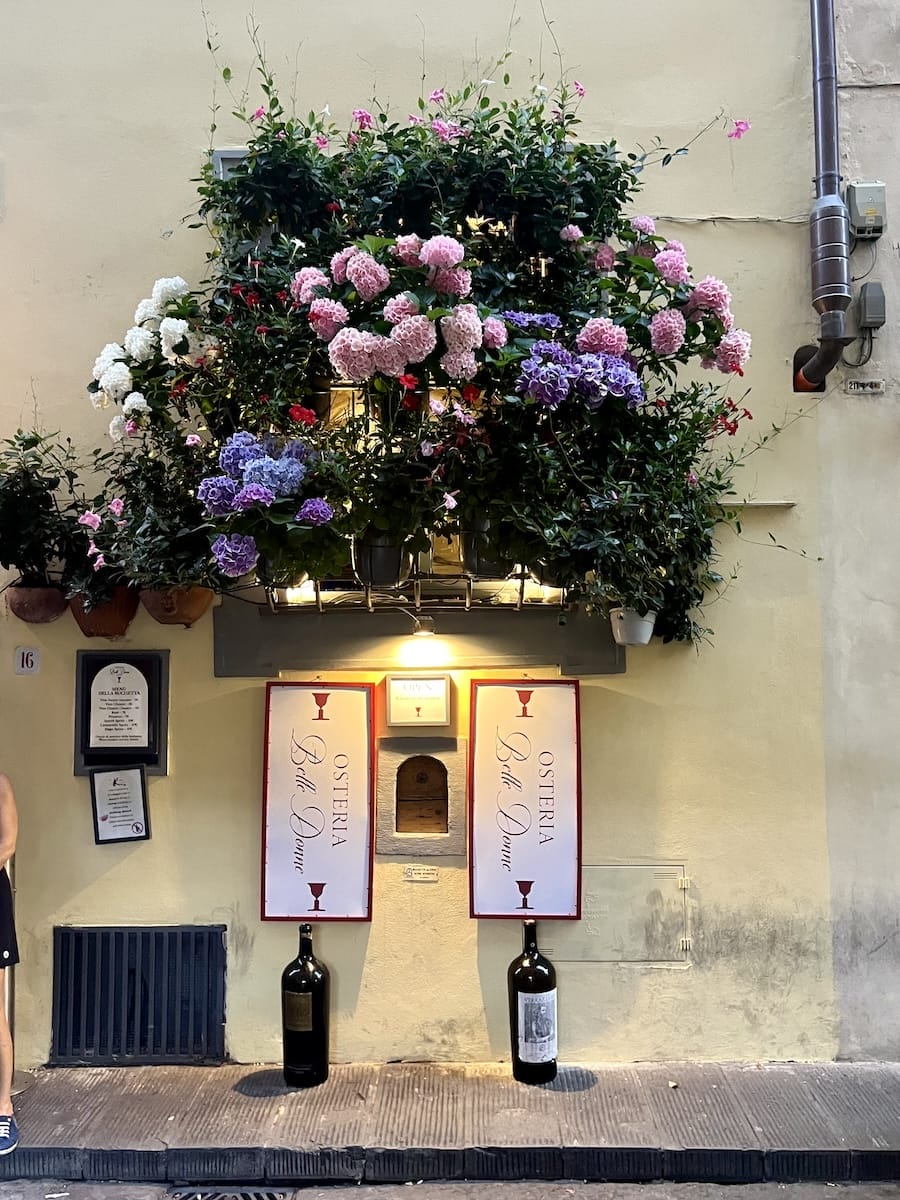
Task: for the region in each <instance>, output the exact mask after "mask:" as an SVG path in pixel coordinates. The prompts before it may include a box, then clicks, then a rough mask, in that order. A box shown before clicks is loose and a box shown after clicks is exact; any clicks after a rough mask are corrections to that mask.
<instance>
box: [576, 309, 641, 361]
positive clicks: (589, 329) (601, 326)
mask: <svg viewBox="0 0 900 1200" xmlns="http://www.w3.org/2000/svg"><path fill="white" fill-rule="evenodd" d="M575 345H576V346H577V347H578V349H579V350H580V351H581V353H582V354H617V355H619V356H621V355H622V354H624V353H625V348H626V346H627V345H628V334H627V333H626V331H625V330H624V329H623V328H622V326H621V325H616V324H615V322H614V321H611V320H610V319H609V317H592V318H591V320H590V321H588V323H587V325H585V327H584V329H582V330H581V332H580V333H579V334H578V336H577V337H576V338H575Z"/></svg>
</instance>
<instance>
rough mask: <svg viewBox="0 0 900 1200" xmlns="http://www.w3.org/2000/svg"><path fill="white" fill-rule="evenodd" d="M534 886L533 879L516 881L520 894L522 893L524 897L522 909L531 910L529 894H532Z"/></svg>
mask: <svg viewBox="0 0 900 1200" xmlns="http://www.w3.org/2000/svg"><path fill="white" fill-rule="evenodd" d="M533 884H534V880H533V879H517V880H516V887H517V888H518V889H519V892H520V893H521V896H522V903H521V904H520V906H519V907H520V908H531V905H530V904H529V903H528V896H529V893H530V892H531V888H532V886H533Z"/></svg>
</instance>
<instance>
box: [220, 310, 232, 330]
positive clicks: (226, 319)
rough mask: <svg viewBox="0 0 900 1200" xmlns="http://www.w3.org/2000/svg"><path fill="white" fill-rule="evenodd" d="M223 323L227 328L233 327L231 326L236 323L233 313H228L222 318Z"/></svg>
mask: <svg viewBox="0 0 900 1200" xmlns="http://www.w3.org/2000/svg"><path fill="white" fill-rule="evenodd" d="M222 324H223V325H224V326H225V327H226V329H230V328H231V326H232V325H233V324H234V317H233V316H232V315H231V313H228V314H227V315H226V316H225V317H223V318H222Z"/></svg>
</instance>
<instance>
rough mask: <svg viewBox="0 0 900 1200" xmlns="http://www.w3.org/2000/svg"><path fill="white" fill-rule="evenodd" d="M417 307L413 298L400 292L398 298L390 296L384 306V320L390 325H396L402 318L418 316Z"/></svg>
mask: <svg viewBox="0 0 900 1200" xmlns="http://www.w3.org/2000/svg"><path fill="white" fill-rule="evenodd" d="M418 313H419V305H418V302H417V301H416V300H415V298H414V297H413V296H410V295H409V294H408V293H407V292H401V293H400V295H399V296H391V298H390V300H388V302H387V304H386V305H385V306H384V319H385V320H386V321H390V323H391V324H392V325H396V324H398V323H399V322H400V321H402V320H403V318H404V317H415V316H418Z"/></svg>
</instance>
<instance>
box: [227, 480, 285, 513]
mask: <svg viewBox="0 0 900 1200" xmlns="http://www.w3.org/2000/svg"><path fill="white" fill-rule="evenodd" d="M274 501H275V493H274V492H273V491H272V489H271V488H267V487H265V485H264V484H261V483H245V484H244V486H243V487H242V488H241V490H240V491H239V492H238V494H237V495H236V496H235V498H234V501H233V503H232V509H233V510H234V512H243V511H244V509H247V508H252V507H253V505H254V504H262V505H263V507H265V508H269V507H270V505H272V504H273V503H274Z"/></svg>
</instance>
